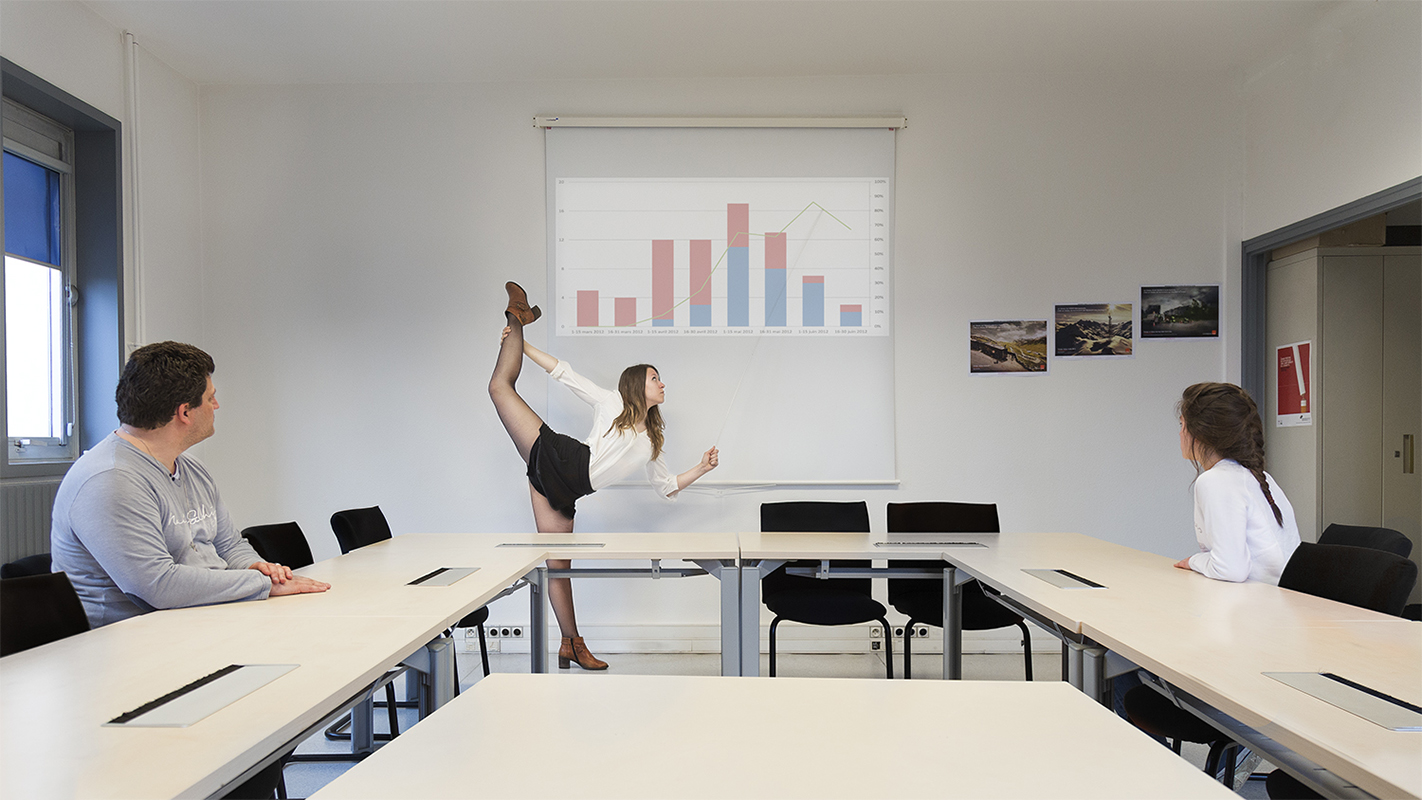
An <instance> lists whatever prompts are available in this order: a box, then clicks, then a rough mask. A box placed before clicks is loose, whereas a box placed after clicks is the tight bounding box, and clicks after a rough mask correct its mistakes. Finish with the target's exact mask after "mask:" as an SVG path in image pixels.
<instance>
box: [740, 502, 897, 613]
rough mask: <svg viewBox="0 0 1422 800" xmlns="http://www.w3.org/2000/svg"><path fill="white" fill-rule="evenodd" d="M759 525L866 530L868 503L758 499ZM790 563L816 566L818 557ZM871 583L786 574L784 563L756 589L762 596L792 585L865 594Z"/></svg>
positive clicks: (777, 528)
mask: <svg viewBox="0 0 1422 800" xmlns="http://www.w3.org/2000/svg"><path fill="white" fill-rule="evenodd" d="M760 529H761V531H764V532H780V533H787V532H798V531H824V532H833V533H868V532H869V504H868V503H866V502H865V501H863V500H860V501H857V502H851V503H827V502H820V501H793V502H788V503H761V504H760ZM790 563H791V564H793V565H795V566H799V567H817V566H819V562H818V561H792V562H790ZM833 563H835V564H839V565H841V566H847V567H848V566H865V567H867V566H869V562H868V561H858V560H851V561H835V562H833ZM786 566H789V564H787V565H786ZM827 584H828V586H827ZM871 586H872V584H871V582H870V580H869V579H868V578H835V579H834V580H830V581H822V580H819V579H818V578H806V577H801V576H799V575H786V574H785V567H781V568H780V569H777V570H775V571H774V572H772V573H770V574H769V575H766V576H765V578H764V579H762V581H761V586H760V590H761V595H762V596H765V597H769V596H770V595H772V594H775V593H776V592H782V591H786V590H793V589H796V588H799V589H807V590H816V589H825V588H833V589H840V590H847V591H856V592H863V593H864V594H869V592H870V590H871Z"/></svg>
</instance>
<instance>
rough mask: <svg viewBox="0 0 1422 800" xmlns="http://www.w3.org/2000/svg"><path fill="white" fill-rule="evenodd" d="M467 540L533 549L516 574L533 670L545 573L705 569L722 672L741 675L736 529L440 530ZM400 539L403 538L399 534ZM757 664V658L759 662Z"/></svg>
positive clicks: (544, 666)
mask: <svg viewBox="0 0 1422 800" xmlns="http://www.w3.org/2000/svg"><path fill="white" fill-rule="evenodd" d="M444 536H448V537H453V538H455V539H466V538H467V539H469V540H471V541H473V542H477V543H478V545H479V546H480V547H483V548H489V549H492V550H494V551H498V552H521V553H525V554H533V555H534V556H535V562H536V563H535V564H534V565H533V566H531V567H530V568H528V569H527V570H525V571H524V572H523V573H520V574H518V575H515V576H514V577H515V578H523V579H524V580H526V581H527V582H528V585H529V589H530V595H529V624H528V630H529V637H530V641H529V652H530V663H531V669H532V671H533V672H534V673H541V672H547V670H548V663H547V661H548V641H547V637H548V623H547V612H548V603H547V581H548V579H549V578H561V577H566V578H577V579H594V578H645V579H652V580H656V579H664V578H679V577H688V576H693V575H698V574H702V573H704V574H708V575H711V576H712V577H714V578H716V579H717V580H719V581H720V615H721V674H722V675H740V674H741V664H742V661H743V658H742V656H741V639H740V619H741V609H740V604H741V593H740V581H741V577H740V544H739V542H738V539H737V534H735V533H715V532H712V533H700V532H682V533H647V532H609V533H576V532H575V533H568V534H552V533H548V534H545V533H518V534H512V533H476V534H444ZM397 538H404V537H397ZM548 559H552V560H564V559H568V560H576V561H580V562H584V563H581V564H574V565H573V566H572V567H571V568H570V569H567V570H553V569H548V568H547V567H545V566H543V565H542V562H543V561H544V560H548ZM642 560H645V561H648V562H650V564H649V566H648V567H645V568H644V567H622V568H619V567H607V566H589V565H588V563H586V562H598V561H642ZM663 560H679V561H689V562H692V563H694V564H696V565H697V566H696V568H694V569H692V568H681V567H662V566H661V562H662V561H663ZM757 663H759V662H758V661H757Z"/></svg>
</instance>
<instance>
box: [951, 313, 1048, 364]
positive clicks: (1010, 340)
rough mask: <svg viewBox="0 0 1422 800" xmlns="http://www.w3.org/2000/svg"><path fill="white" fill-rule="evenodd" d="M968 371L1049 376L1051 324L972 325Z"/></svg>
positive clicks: (1041, 321)
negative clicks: (1048, 350)
mask: <svg viewBox="0 0 1422 800" xmlns="http://www.w3.org/2000/svg"><path fill="white" fill-rule="evenodd" d="M968 346H969V355H968V371H969V372H971V373H973V374H979V373H989V374H990V373H1000V374H1017V375H1045V374H1046V373H1047V321H1046V320H1044V319H1017V320H981V321H974V322H969V323H968Z"/></svg>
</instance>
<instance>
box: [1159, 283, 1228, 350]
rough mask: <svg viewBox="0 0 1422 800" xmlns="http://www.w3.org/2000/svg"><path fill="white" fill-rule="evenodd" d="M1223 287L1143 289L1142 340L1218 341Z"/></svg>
mask: <svg viewBox="0 0 1422 800" xmlns="http://www.w3.org/2000/svg"><path fill="white" fill-rule="evenodd" d="M1219 336H1220V287H1219V284H1212V285H1201V286H1142V287H1141V338H1142V339H1218V338H1219Z"/></svg>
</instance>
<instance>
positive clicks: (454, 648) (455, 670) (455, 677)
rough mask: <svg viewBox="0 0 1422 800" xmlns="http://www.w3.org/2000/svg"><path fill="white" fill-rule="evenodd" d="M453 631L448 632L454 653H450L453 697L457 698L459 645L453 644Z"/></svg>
mask: <svg viewBox="0 0 1422 800" xmlns="http://www.w3.org/2000/svg"><path fill="white" fill-rule="evenodd" d="M454 630H456V629H451V630H450V637H449V639H450V645H451V646H452V649H453V650H454V652H452V653H450V658H453V659H454V696H455V697H458V696H459V645H457V644H454Z"/></svg>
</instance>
